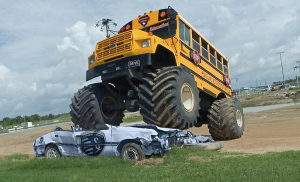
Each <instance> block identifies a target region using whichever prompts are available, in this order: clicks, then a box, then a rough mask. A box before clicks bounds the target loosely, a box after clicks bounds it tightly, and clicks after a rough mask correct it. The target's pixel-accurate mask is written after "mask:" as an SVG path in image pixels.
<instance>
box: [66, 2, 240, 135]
mask: <svg viewBox="0 0 300 182" xmlns="http://www.w3.org/2000/svg"><path fill="white" fill-rule="evenodd" d="M199 21H201V20H199ZM194 23H197V22H194ZM98 76H101V80H102V82H101V83H96V84H92V85H89V86H88V87H85V88H83V89H80V90H79V91H78V92H77V93H76V94H75V96H74V98H73V99H72V103H71V105H70V108H71V111H70V114H71V116H72V121H73V122H74V124H77V125H80V126H81V127H83V128H88V129H93V128H96V126H97V125H98V126H99V125H101V124H103V123H106V124H111V125H117V126H118V125H120V123H122V118H123V116H124V114H123V112H124V110H127V111H129V112H136V111H140V114H141V115H142V116H143V120H144V122H146V123H148V124H155V125H157V126H160V127H167V128H178V129H187V128H190V127H193V126H196V127H200V126H202V125H203V124H208V128H209V131H210V133H211V135H212V136H213V137H214V138H218V139H233V138H239V137H241V136H242V134H243V130H244V114H243V109H242V107H241V104H240V102H239V101H238V100H237V99H234V98H231V84H230V71H229V62H228V60H227V58H226V57H225V56H224V55H223V54H221V52H220V51H218V50H217V49H216V48H215V47H214V46H213V45H212V44H211V43H210V42H209V41H208V40H206V39H205V38H204V37H203V36H202V35H201V34H200V33H199V32H198V31H197V30H196V29H195V28H193V27H192V25H191V24H189V23H188V22H187V21H186V20H185V19H184V18H183V17H181V16H180V15H179V14H178V12H177V11H175V10H174V9H173V8H171V7H168V8H166V9H160V10H157V11H150V12H149V13H144V14H143V15H139V16H138V17H137V18H136V19H134V20H132V21H129V22H128V23H126V24H125V25H124V26H122V28H121V29H120V30H119V31H118V34H117V35H114V36H111V37H108V38H106V39H104V40H102V41H100V42H98V43H97V45H96V48H95V51H94V52H93V54H92V55H91V56H90V57H89V58H88V70H87V71H86V80H87V81H89V80H91V79H93V78H95V77H98Z"/></svg>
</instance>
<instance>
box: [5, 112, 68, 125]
mask: <svg viewBox="0 0 300 182" xmlns="http://www.w3.org/2000/svg"><path fill="white" fill-rule="evenodd" d="M61 115H63V114H58V115H53V114H49V115H45V116H40V115H38V114H34V115H31V116H24V117H22V116H17V117H15V118H9V117H5V118H3V120H2V121H1V120H0V125H1V126H11V125H20V124H21V123H23V122H39V121H42V120H52V119H56V118H58V117H59V116H61Z"/></svg>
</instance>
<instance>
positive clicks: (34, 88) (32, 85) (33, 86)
mask: <svg viewBox="0 0 300 182" xmlns="http://www.w3.org/2000/svg"><path fill="white" fill-rule="evenodd" d="M30 88H31V89H32V90H33V91H36V83H32V84H31V86H30Z"/></svg>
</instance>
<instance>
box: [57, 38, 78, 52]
mask: <svg viewBox="0 0 300 182" xmlns="http://www.w3.org/2000/svg"><path fill="white" fill-rule="evenodd" d="M63 42H64V43H63V44H62V45H58V46H57V49H58V50H59V51H64V50H66V49H67V48H73V49H75V50H77V51H78V50H79V48H78V47H77V46H75V45H74V44H73V42H72V41H71V38H70V37H65V38H64V40H63Z"/></svg>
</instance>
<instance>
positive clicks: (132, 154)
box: [121, 143, 145, 162]
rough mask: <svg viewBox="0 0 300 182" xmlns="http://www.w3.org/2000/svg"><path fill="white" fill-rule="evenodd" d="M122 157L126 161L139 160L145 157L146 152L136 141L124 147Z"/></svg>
mask: <svg viewBox="0 0 300 182" xmlns="http://www.w3.org/2000/svg"><path fill="white" fill-rule="evenodd" d="M121 157H122V159H124V160H125V161H129V162H137V161H140V160H143V159H145V153H144V152H143V150H142V148H141V146H140V145H137V144H135V143H128V144H126V145H124V147H123V148H122V151H121Z"/></svg>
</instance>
